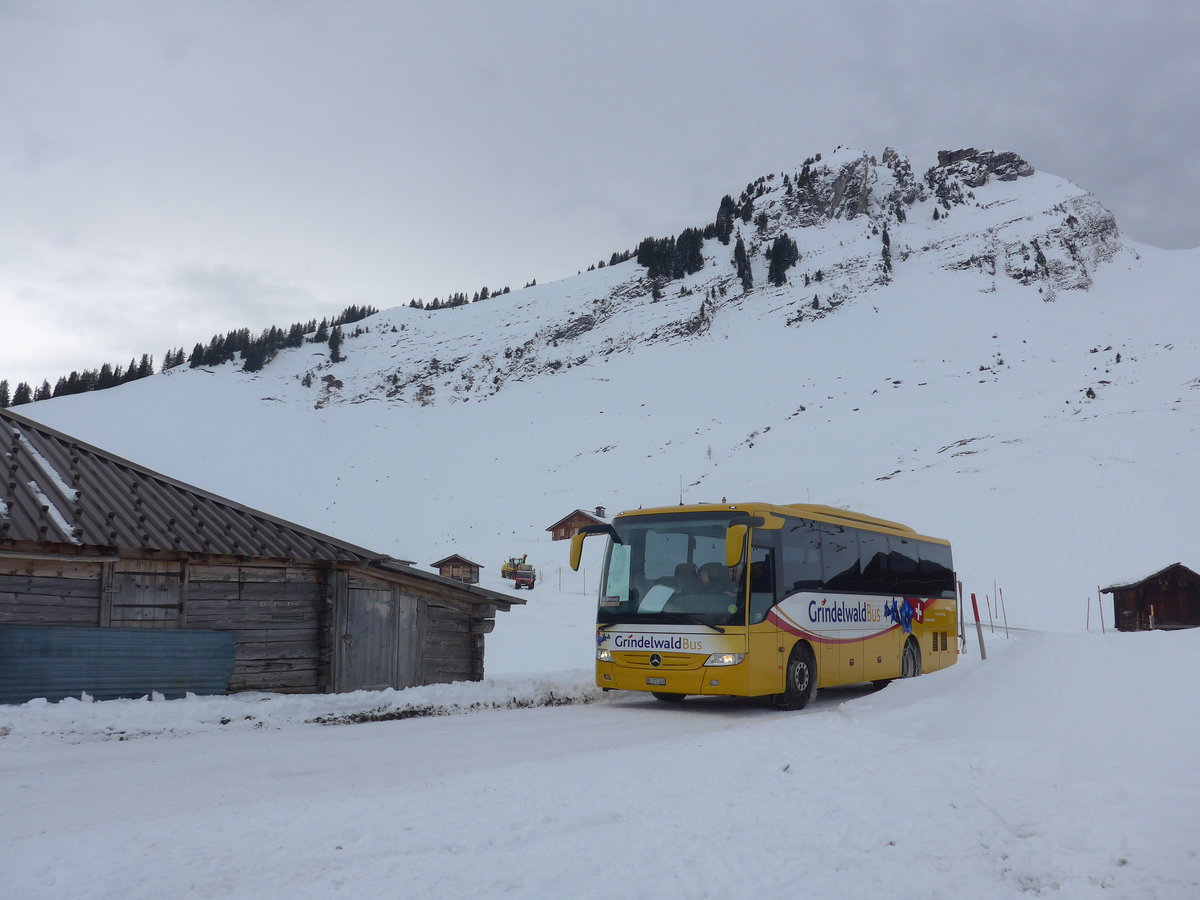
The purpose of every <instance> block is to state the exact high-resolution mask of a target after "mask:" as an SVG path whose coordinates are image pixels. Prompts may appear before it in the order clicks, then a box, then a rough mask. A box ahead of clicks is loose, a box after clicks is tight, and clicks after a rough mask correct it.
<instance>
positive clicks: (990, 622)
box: [983, 594, 996, 634]
mask: <svg viewBox="0 0 1200 900" xmlns="http://www.w3.org/2000/svg"><path fill="white" fill-rule="evenodd" d="M983 602H984V603H986V604H987V611H988V628H990V629H991V631H992V634H995V633H996V623H995V621H994V620H993V619H992V598H991V597H989V596H988V595H987V594H984V595H983Z"/></svg>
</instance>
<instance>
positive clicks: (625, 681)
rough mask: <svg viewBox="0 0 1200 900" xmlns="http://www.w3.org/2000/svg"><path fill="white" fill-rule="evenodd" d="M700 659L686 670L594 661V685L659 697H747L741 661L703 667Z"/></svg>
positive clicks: (746, 679)
mask: <svg viewBox="0 0 1200 900" xmlns="http://www.w3.org/2000/svg"><path fill="white" fill-rule="evenodd" d="M704 659H705V657H703V656H700V657H698V658H697V660H696V662H695V665H694V666H692V667H689V668H684V667H682V666H671V667H670V668H667V667H655V666H650V665H636V664H635V665H627V664H622V663H620V662H611V663H607V662H597V663H596V685H597V687H602V688H608V689H609V690H619V691H653V692H655V693H660V694H718V695H726V696H735V697H746V696H749V694H750V690H749V688H750V684H749V666H747V664H746V663H745V662H742V663H739V664H738V665H734V666H705V665H701V663H702V662H703V661H704Z"/></svg>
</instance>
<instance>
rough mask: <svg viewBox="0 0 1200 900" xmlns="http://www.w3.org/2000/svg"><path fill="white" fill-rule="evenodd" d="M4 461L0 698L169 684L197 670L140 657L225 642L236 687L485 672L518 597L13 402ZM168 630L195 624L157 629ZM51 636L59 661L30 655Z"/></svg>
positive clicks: (3, 414)
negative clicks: (283, 513)
mask: <svg viewBox="0 0 1200 900" xmlns="http://www.w3.org/2000/svg"><path fill="white" fill-rule="evenodd" d="M0 463H2V464H3V479H2V480H0V632H4V630H5V629H8V632H7V634H0V638H2V639H3V640H2V641H0V644H2V645H3V646H5V647H8V648H10V650H11V651H12V652H9V653H6V654H4V658H3V659H0V695H2V696H0V702H21V701H23V700H24V699H29V698H31V697H35V696H38V697H40V696H45V697H48V698H51V699H59V698H61V697H64V696H78V695H79V692H80V691H81V690H86V691H88V693H90V694H92V696H94V697H96V698H98V699H99V698H102V697H107V696H130V695H133V696H140V695H142V694H145V693H147V692H148V690H149V689H154V690H159V691H161V692H162V693H164V694H166V695H168V696H172V695H179V694H181V693H182V692H183V691H185V690H194V688H192V687H189V686H187V685H190V684H192V683H193V682H190V681H188V680H187V679H186V678H183V677H182V676H181V675H180V674H179V673H178V672H177V671H174V670H172V671H173V674H171V675H164V674H161V671H160V669H161V667H160V669H154V667H153V666H151V667H150V670H153V671H151V674H150V675H147V674H146V672H147V671H148V669H147V667H146V666H141V664H137V665H135V663H134V660H135V658H143V659H150V660H151V661H153V660H161V658H162V657H165V656H171V657H172V659H173V660H174V662H173V663H172V665H174V664H175V663H177V662H178V660H179V659H180V658H187V657H188V655H189V654H195V655H196V658H197V659H199V658H200V656H202V655H203V654H209V655H211V653H214V652H218V651H219V649H220V648H221V647H227V648H228V650H227V651H224V652H226V653H227V654H228V655H230V657H231V658H230V659H228V660H227V662H228V667H229V672H228V674H227V676H226V677H227V681H222V683H225V684H226V687H227V689H228V690H230V691H240V690H262V691H290V692H326V691H351V690H357V689H370V688H384V687H394V688H404V687H409V686H413V685H420V684H430V683H437V682H449V681H460V680H480V679H482V677H483V672H484V652H483V651H484V635H486V634H488V633H489V632H491V630H492V628H493V627H494V625H495V614H496V611H497V610H508V609H510V608H511V606H512V604H514V603H524V602H525V601H524V600H522V599H520V598H517V597H513V596H510V595H508V594H502V593H499V592H497V591H492V590H487V589H484V588H480V587H478V586H474V585H468V584H464V583H462V582H461V581H456V580H453V579H450V578H444V577H442V576H440V575H434V574H433V573H431V572H425V571H422V570H419V569H416V568H414V567H413V566H411V565H410V564H409V563H407V562H405V561H404V560H399V559H395V558H392V557H390V556H387V555H386V554H381V553H376V552H373V551H371V550H367V549H365V548H363V547H358V546H356V545H354V544H350V543H348V542H346V541H342V540H339V539H337V538H334V537H330V536H329V535H325V534H321V533H319V532H316V531H313V530H312V529H310V528H306V527H304V526H302V525H297V524H295V523H292V522H287V521H285V520H283V519H279V518H276V517H275V516H271V515H269V514H267V513H264V512H260V511H258V510H255V509H251V508H249V507H246V506H243V505H241V504H239V503H236V502H234V501H232V500H229V499H226V498H223V497H219V496H217V495H215V494H212V493H209V492H207V491H204V490H202V489H200V488H196V487H193V486H191V485H187V484H184V483H182V482H180V481H176V480H175V479H172V478H170V477H168V476H166V475H162V474H160V473H158V472H154V471H151V470H149V469H146V468H144V467H142V466H139V465H137V464H136V463H132V462H129V461H128V460H124V459H121V458H120V457H117V456H114V455H113V454H111V453H108V452H106V451H104V450H101V449H99V448H96V447H93V446H90V445H88V444H85V443H83V442H81V441H78V440H75V439H74V438H72V437H70V436H68V435H66V434H63V433H61V432H58V431H55V430H54V429H51V428H48V427H46V426H44V425H41V424H39V423H37V422H34V421H33V420H31V419H28V418H26V417H24V416H21V415H18V414H16V413H14V412H12V411H11V410H6V409H0ZM46 629H64V630H62V631H54V632H53V633H51V634H49V635H47V634H46V633H45V631H46ZM118 630H119V631H120V632H121V634H117V633H116V632H117V631H118ZM166 631H178V632H188V633H192V632H194V633H195V634H182V635H179V636H177V637H176V638H175V639H172V640H164V639H161V637H160V639H158V640H156V639H155V635H160V636H161V635H162V634H163V633H164V632H166ZM200 632H206V633H207V634H208V635H210V636H211V635H213V634H214V633H216V632H226V633H232V635H233V636H234V639H233V640H232V641H227V640H225V639H222V640H213V639H209V638H207V637H204V636H203V635H201V634H199V633H200ZM228 636H229V635H228V634H226V635H225V638H228ZM217 637H220V636H219V635H218V636H217ZM200 643H204V647H205V648H207V649H203V652H202V651H201V649H200V648H199V644H200ZM192 644H196V645H197V646H196V647H193V646H191V645H192ZM85 645H86V648H87V649H86V653H85V651H84V649H83V648H84V647H85ZM47 647H56V648H61V649H58V650H54V651H49V650H47V649H46V648H47ZM37 648H41V649H37ZM213 648H217V650H213ZM18 651H20V653H24V654H25V655H24V656H23V657H22V656H20V653H18ZM51 652H52V654H53V655H55V658H56V659H58V663H55V665H57V666H58V668H56V669H54V671H53V672H51V671H50V670H49V669H47V665H49V663H46V664H42V663H37V662H36V660H37V659H38V657H39V655H41V656H45V655H46V654H47V653H51ZM87 654H90V655H91V656H94V657H96V658H97V663H96V666H98V667H99V669H103V671H104V672H105V675H104V679H105V684H104V685H103V686H101V689H97V683H96V679H98V678H100V676H99V675H97V674H96V672H97V671H98V669H97V668H95V667H89V666H86V665H83V664H82V663H81V662H80V660H81V659H82V658H83V657H84V656H85V655H87ZM218 655H219V654H218ZM19 658H24V659H25V660H26V663H24V664H23V663H21V662H19V661H16V662H14V660H18V659H19ZM89 658H90V657H89ZM44 662H45V660H43V663H44ZM60 663H61V665H60ZM197 665H199V664H197ZM214 665H215V663H214ZM139 666H140V667H139ZM64 667H65V668H64ZM51 668H53V666H52V667H51ZM176 668H178V666H176ZM135 670H136V671H135ZM214 671H215V669H214ZM154 672H159V674H154ZM193 674H195V673H193ZM202 674H204V675H205V677H209V676H210V675H211V672H207V670H206V673H202ZM147 678H150V679H151V681H153V680H154V679H158V680H159V681H164V683H162V684H156V685H150V682H148V681H147V680H146V679H147ZM89 679H91V680H90V681H89ZM122 679H124V680H122ZM210 680H211V679H210ZM201 681H204V679H201ZM168 682H169V683H168ZM204 683H210V682H209V681H205V682H204ZM196 692H197V693H198V692H199V691H196Z"/></svg>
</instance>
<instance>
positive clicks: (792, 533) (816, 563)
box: [783, 520, 821, 595]
mask: <svg viewBox="0 0 1200 900" xmlns="http://www.w3.org/2000/svg"><path fill="white" fill-rule="evenodd" d="M820 586H821V532H820V530H819V529H818V527H817V523H816V522H807V521H798V522H796V521H792V520H789V521H788V524H787V525H786V526H785V527H784V529H783V592H784V594H785V595H787V594H794V593H796V592H797V591H813V590H816V589H817V588H819V587H820Z"/></svg>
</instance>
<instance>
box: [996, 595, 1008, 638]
mask: <svg viewBox="0 0 1200 900" xmlns="http://www.w3.org/2000/svg"><path fill="white" fill-rule="evenodd" d="M998 590H999V591H1000V612H1001V614H1002V615H1003V616H1004V639H1005V640H1008V606H1007V605H1006V604H1005V602H1004V588H999V589H998Z"/></svg>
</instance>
